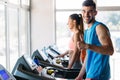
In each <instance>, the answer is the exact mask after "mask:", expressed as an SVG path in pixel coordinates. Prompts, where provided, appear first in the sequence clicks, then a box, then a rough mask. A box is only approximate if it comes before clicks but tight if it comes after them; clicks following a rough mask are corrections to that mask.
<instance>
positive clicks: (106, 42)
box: [79, 24, 114, 55]
mask: <svg viewBox="0 0 120 80" xmlns="http://www.w3.org/2000/svg"><path fill="white" fill-rule="evenodd" d="M96 33H97V35H98V39H99V41H100V43H101V46H96V45H91V44H86V43H84V42H80V43H79V44H80V45H79V47H80V48H85V49H90V50H92V51H95V52H98V53H101V54H104V55H112V54H113V53H114V49H113V44H112V41H111V38H110V34H109V31H108V30H107V29H106V28H105V27H104V26H103V25H101V24H100V25H98V26H97V27H96Z"/></svg>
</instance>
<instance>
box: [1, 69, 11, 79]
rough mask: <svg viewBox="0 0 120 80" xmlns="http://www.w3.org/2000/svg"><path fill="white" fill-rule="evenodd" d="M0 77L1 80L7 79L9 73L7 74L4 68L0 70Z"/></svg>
mask: <svg viewBox="0 0 120 80" xmlns="http://www.w3.org/2000/svg"><path fill="white" fill-rule="evenodd" d="M0 77H1V78H2V80H8V79H9V75H8V74H7V72H6V71H5V70H0Z"/></svg>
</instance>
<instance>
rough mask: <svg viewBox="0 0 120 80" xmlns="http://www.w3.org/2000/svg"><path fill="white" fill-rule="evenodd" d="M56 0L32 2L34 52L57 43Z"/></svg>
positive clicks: (35, 0) (32, 41)
mask: <svg viewBox="0 0 120 80" xmlns="http://www.w3.org/2000/svg"><path fill="white" fill-rule="evenodd" d="M53 1H54V0H31V39H32V40H31V43H32V44H31V46H32V47H31V48H32V50H31V51H32V52H33V51H34V50H36V49H38V48H39V49H41V48H43V46H48V45H49V44H53V43H55V28H54V27H55V24H54V2H53Z"/></svg>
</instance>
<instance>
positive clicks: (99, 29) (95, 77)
mask: <svg viewBox="0 0 120 80" xmlns="http://www.w3.org/2000/svg"><path fill="white" fill-rule="evenodd" d="M96 14H97V11H96V4H95V2H94V1H92V0H85V1H84V2H83V4H82V16H83V20H84V22H85V23H86V24H87V26H88V28H87V29H86V30H85V33H84V40H83V38H82V36H80V39H81V42H78V48H79V49H86V51H87V52H86V53H87V55H86V59H85V62H84V64H83V67H82V69H81V71H80V73H79V75H78V77H77V78H76V79H75V80H82V77H83V75H84V73H85V72H86V80H109V79H110V66H109V56H110V55H112V54H113V53H114V49H113V44H112V41H111V38H110V33H109V30H108V28H107V27H106V26H105V25H104V24H103V23H101V22H98V21H96V20H95V16H96Z"/></svg>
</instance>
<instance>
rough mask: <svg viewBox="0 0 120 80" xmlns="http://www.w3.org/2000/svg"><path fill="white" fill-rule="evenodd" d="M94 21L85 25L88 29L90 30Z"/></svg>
mask: <svg viewBox="0 0 120 80" xmlns="http://www.w3.org/2000/svg"><path fill="white" fill-rule="evenodd" d="M94 22H95V20H93V21H92V22H91V23H89V24H87V26H88V28H90V27H91V26H92V25H93V24H94Z"/></svg>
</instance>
